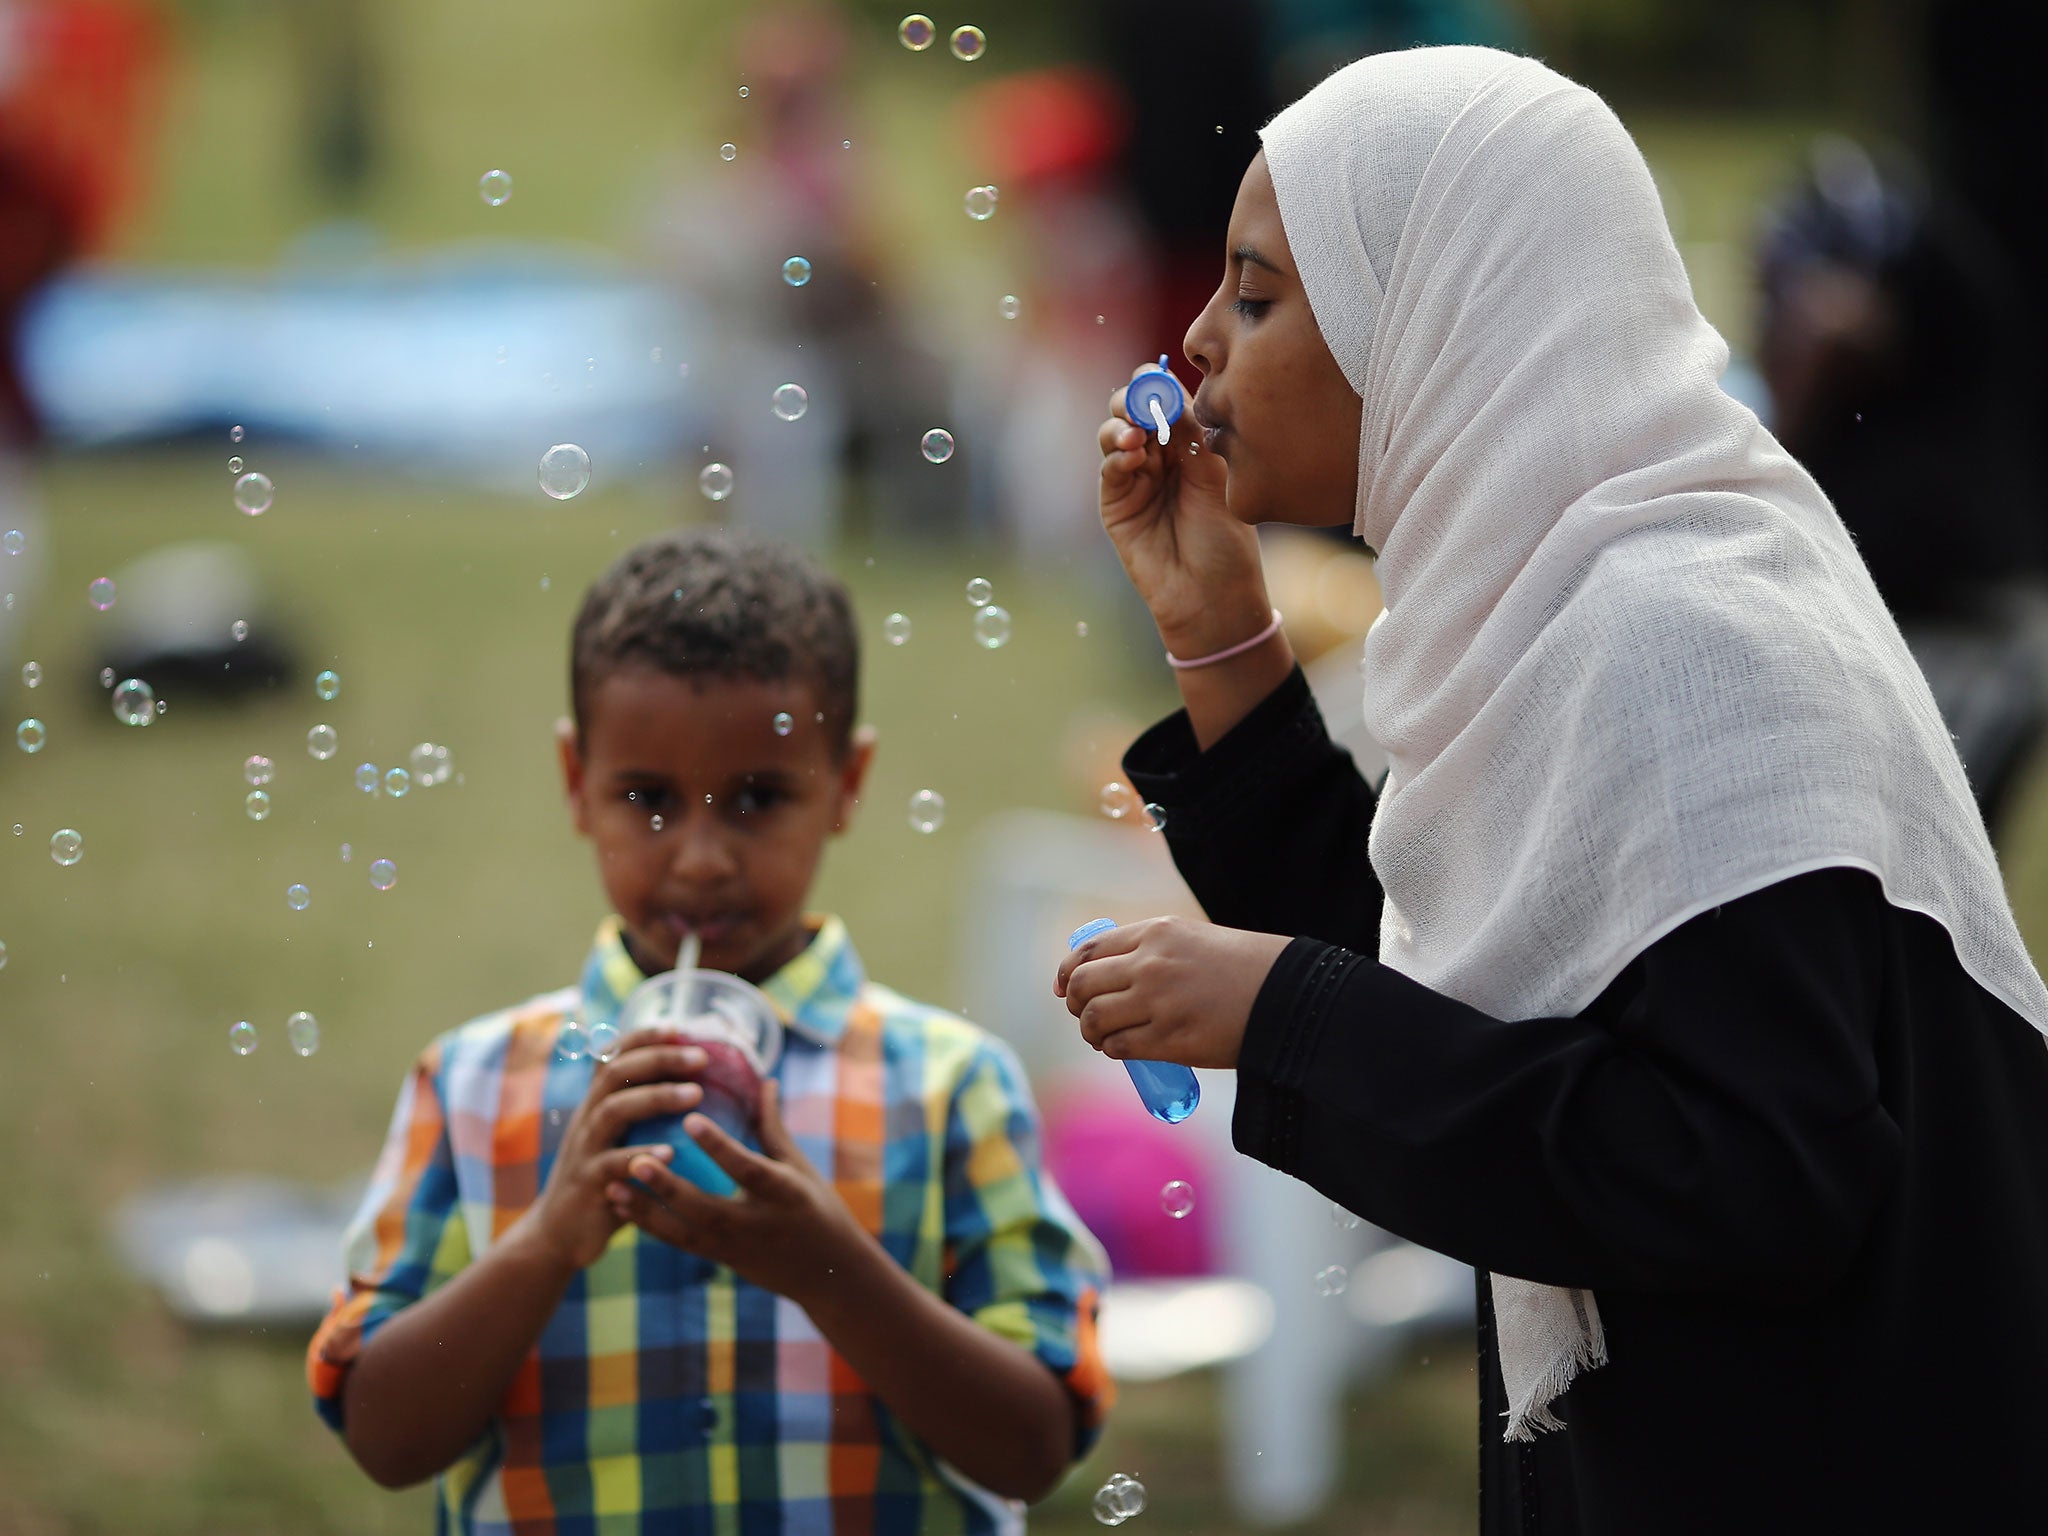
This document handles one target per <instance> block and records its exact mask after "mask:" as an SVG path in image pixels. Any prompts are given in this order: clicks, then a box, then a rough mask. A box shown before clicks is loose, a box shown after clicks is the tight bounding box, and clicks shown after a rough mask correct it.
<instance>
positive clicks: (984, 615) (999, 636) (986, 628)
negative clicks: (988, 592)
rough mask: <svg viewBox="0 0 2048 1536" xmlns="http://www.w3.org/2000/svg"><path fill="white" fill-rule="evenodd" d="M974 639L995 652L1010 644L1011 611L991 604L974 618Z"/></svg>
mask: <svg viewBox="0 0 2048 1536" xmlns="http://www.w3.org/2000/svg"><path fill="white" fill-rule="evenodd" d="M974 638H975V639H976V640H978V641H980V642H981V643H982V645H983V646H985V647H986V648H987V649H989V650H991V651H993V650H996V649H998V648H999V647H1001V646H1005V645H1007V644H1009V643H1010V610H1009V609H1007V608H999V607H997V606H996V605H995V604H994V603H990V604H989V605H988V606H987V607H986V608H984V609H982V610H981V612H979V613H977V614H976V615H975V616H974Z"/></svg>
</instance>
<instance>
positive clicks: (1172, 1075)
mask: <svg viewBox="0 0 2048 1536" xmlns="http://www.w3.org/2000/svg"><path fill="white" fill-rule="evenodd" d="M1115 926H1116V923H1115V921H1114V920H1113V919H1111V918H1107V917H1097V918H1091V919H1090V920H1089V921H1087V922H1085V923H1083V924H1082V925H1081V926H1080V927H1078V928H1076V929H1075V930H1074V931H1073V932H1072V933H1071V934H1069V935H1068V936H1067V948H1068V949H1069V950H1075V949H1079V948H1080V947H1081V946H1082V945H1083V944H1086V943H1087V942H1088V941H1089V940H1090V939H1092V938H1094V937H1095V935H1097V934H1098V933H1107V932H1109V930H1110V929H1112V928H1114V927H1115ZM1124 1069H1125V1070H1126V1071H1127V1072H1129V1073H1130V1074H1131V1082H1132V1083H1133V1084H1134V1085H1136V1087H1137V1090H1138V1097H1139V1098H1141V1099H1143V1100H1144V1101H1145V1108H1146V1110H1147V1111H1149V1112H1150V1114H1151V1116H1152V1118H1153V1119H1155V1120H1164V1121H1165V1122H1166V1123H1167V1124H1168V1125H1179V1124H1180V1123H1181V1121H1183V1120H1185V1119H1187V1117H1188V1116H1189V1115H1192V1114H1193V1113H1194V1112H1195V1106H1197V1105H1198V1104H1200V1103H1201V1102H1202V1085H1201V1083H1199V1082H1198V1081H1196V1078H1195V1074H1194V1070H1193V1069H1192V1068H1190V1067H1184V1066H1182V1065H1180V1063H1178V1062H1173V1061H1127V1062H1125V1063H1124Z"/></svg>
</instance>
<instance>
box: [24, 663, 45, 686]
mask: <svg viewBox="0 0 2048 1536" xmlns="http://www.w3.org/2000/svg"><path fill="white" fill-rule="evenodd" d="M42 680H43V666H42V663H41V662H37V661H25V662H23V663H22V664H21V685H22V686H23V687H24V688H33V687H35V686H37V685H38V684H39V683H41V682H42Z"/></svg>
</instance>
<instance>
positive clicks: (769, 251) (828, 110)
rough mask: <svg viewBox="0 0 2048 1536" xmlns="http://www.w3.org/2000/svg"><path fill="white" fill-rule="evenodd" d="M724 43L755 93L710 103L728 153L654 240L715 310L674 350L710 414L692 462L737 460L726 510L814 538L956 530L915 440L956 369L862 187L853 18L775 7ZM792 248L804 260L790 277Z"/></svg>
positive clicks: (690, 294) (695, 298)
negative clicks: (783, 401) (786, 389)
mask: <svg viewBox="0 0 2048 1536" xmlns="http://www.w3.org/2000/svg"><path fill="white" fill-rule="evenodd" d="M732 46H733V57H734V60H735V62H736V65H737V69H736V71H735V78H736V79H738V80H740V81H743V82H745V85H744V86H743V87H742V89H743V90H744V92H745V94H744V96H741V95H738V94H737V93H735V95H734V96H733V97H732V98H731V100H730V101H729V104H728V106H727V107H726V109H725V110H723V111H721V112H719V113H718V114H716V120H717V121H718V122H720V123H721V124H722V125H723V138H724V142H725V143H728V144H730V145H731V146H732V148H733V154H732V158H731V159H730V160H726V159H724V158H723V156H724V150H723V149H721V150H720V151H719V158H716V159H714V158H712V157H711V156H709V155H706V156H704V168H703V169H701V170H700V171H695V172H693V173H692V174H691V175H690V176H689V177H688V178H687V179H686V180H685V181H684V182H683V183H682V184H680V185H677V186H674V187H672V188H671V190H670V191H669V193H668V194H667V195H666V196H665V197H664V198H663V199H662V200H661V206H660V209H659V223H658V225H657V228H656V232H655V235H654V248H655V254H656V257H657V259H658V260H659V261H660V262H661V263H662V265H663V266H664V267H665V269H666V271H667V274H668V275H669V277H670V278H671V280H672V281H673V282H674V283H675V284H676V285H677V286H678V287H679V288H680V289H681V290H683V293H684V294H685V296H686V297H685V302H686V303H688V304H689V305H690V306H691V307H693V308H696V309H699V310H701V312H702V313H703V314H704V315H705V316H706V325H707V329H708V332H709V335H708V338H707V346H706V349H705V351H704V353H703V355H702V356H700V357H697V358H692V359H684V360H682V361H683V363H684V364H686V365H687V366H688V368H689V369H690V372H691V377H692V379H693V380H694V381H695V382H696V383H697V384H698V386H699V387H700V388H701V389H703V390H704V391H706V397H707V410H708V413H709V415H710V419H711V422H712V425H711V427H710V434H711V435H710V442H709V443H708V444H707V445H705V446H704V447H703V448H702V449H701V457H700V459H699V460H698V462H706V461H709V460H714V459H717V460H724V461H726V462H729V463H732V464H734V465H735V466H737V467H738V469H739V470H740V474H739V476H738V478H737V480H736V483H735V486H734V489H733V493H732V504H731V507H730V508H729V509H728V510H729V512H730V513H731V515H732V516H734V517H743V518H745V519H746V520H747V521H748V522H749V523H750V524H752V525H753V526H755V527H758V528H763V529H766V530H768V531H771V532H773V533H776V534H779V535H782V536H784V537H787V538H792V539H796V540H798V541H799V542H802V543H804V544H807V545H809V546H811V547H813V548H816V547H818V546H819V545H821V544H824V543H829V542H830V541H832V540H834V539H836V538H838V537H839V536H840V535H842V534H847V535H849V536H865V535H880V536H884V537H898V538H915V539H928V538H940V539H952V538H956V537H958V536H959V535H960V534H961V533H962V532H963V531H964V525H965V520H966V515H967V514H966V506H967V498H966V496H965V495H964V494H963V493H962V490H961V485H962V481H963V479H964V477H963V476H961V475H959V474H957V473H956V474H953V475H948V476H944V477H941V476H936V475H934V474H932V473H931V466H930V464H929V463H927V462H926V460H925V459H924V457H923V456H922V454H921V453H920V450H919V442H920V439H921V438H922V436H923V434H924V433H925V432H926V431H927V430H928V429H930V428H932V427H934V426H937V425H939V424H940V422H941V421H942V419H943V408H944V405H945V401H946V376H945V369H944V367H943V365H942V363H941V362H940V360H939V358H938V357H937V355H936V354H935V353H934V351H933V349H932V348H931V347H930V346H929V345H928V344H927V343H926V341H925V340H924V339H923V338H922V337H921V336H920V335H919V333H918V328H917V326H916V324H915V320H916V307H915V305H913V304H912V303H910V302H909V297H908V295H906V294H904V293H902V292H900V291H899V289H898V284H897V274H898V272H899V271H900V268H899V267H897V266H896V265H894V264H892V263H891V261H890V260H889V259H888V251H887V241H886V237H885V231H884V230H883V229H881V228H880V227H878V223H877V217H876V212H875V209H874V207H873V204H872V203H871V201H870V200H869V197H868V196H867V182H866V177H865V175H864V174H863V167H864V164H865V162H866V160H867V158H868V157H869V156H872V155H874V154H875V153H876V152H877V148H878V146H877V145H876V144H875V143H874V142H873V140H872V136H871V134H870V131H869V130H870V126H871V125H870V123H869V122H868V121H867V120H866V119H865V118H864V115H863V113H862V111H861V108H860V105H859V102H858V100H857V99H856V97H855V95H854V93H853V92H852V91H851V89H850V71H851V65H852V44H851V38H850V36H849V33H848V28H847V24H846V21H845V18H844V16H843V15H842V13H841V12H840V11H839V10H837V9H836V8H834V7H832V6H829V5H825V4H823V3H815V0H794V3H785V4H776V5H771V6H765V7H761V8H759V9H755V10H750V11H749V12H748V14H747V15H746V17H745V19H744V20H743V21H742V22H741V24H740V27H739V30H738V32H737V34H736V36H735V38H734V40H733V45H732ZM792 257H800V258H802V259H803V260H804V261H805V262H807V263H808V266H807V267H806V268H804V269H802V270H801V271H800V272H798V273H797V274H795V276H797V277H798V278H799V279H800V280H799V281H796V282H792V281H791V274H789V273H788V272H786V270H785V262H787V261H788V260H789V259H790V258H792ZM785 383H794V384H797V385H798V386H799V387H800V388H802V389H803V390H804V392H805V395H806V397H807V398H806V402H805V406H804V412H803V415H802V416H800V417H798V418H796V419H793V420H792V419H785V418H784V414H783V412H781V411H779V410H776V409H771V401H772V400H773V399H774V397H775V391H776V390H777V388H778V387H779V386H781V385H783V384H785ZM791 408H792V409H793V407H791ZM684 446H685V448H686V449H688V448H690V447H692V446H696V445H690V444H685V445H684Z"/></svg>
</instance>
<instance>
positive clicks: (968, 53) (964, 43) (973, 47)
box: [952, 27, 988, 64]
mask: <svg viewBox="0 0 2048 1536" xmlns="http://www.w3.org/2000/svg"><path fill="white" fill-rule="evenodd" d="M952 46H953V57H954V58H956V59H959V60H961V61H962V62H964V63H968V64H972V63H973V62H974V61H975V60H976V59H978V58H980V57H981V56H982V54H984V53H985V52H987V51H988V39H987V38H986V37H985V36H983V35H982V31H981V28H979V27H955V28H954V29H953V39H952Z"/></svg>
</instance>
